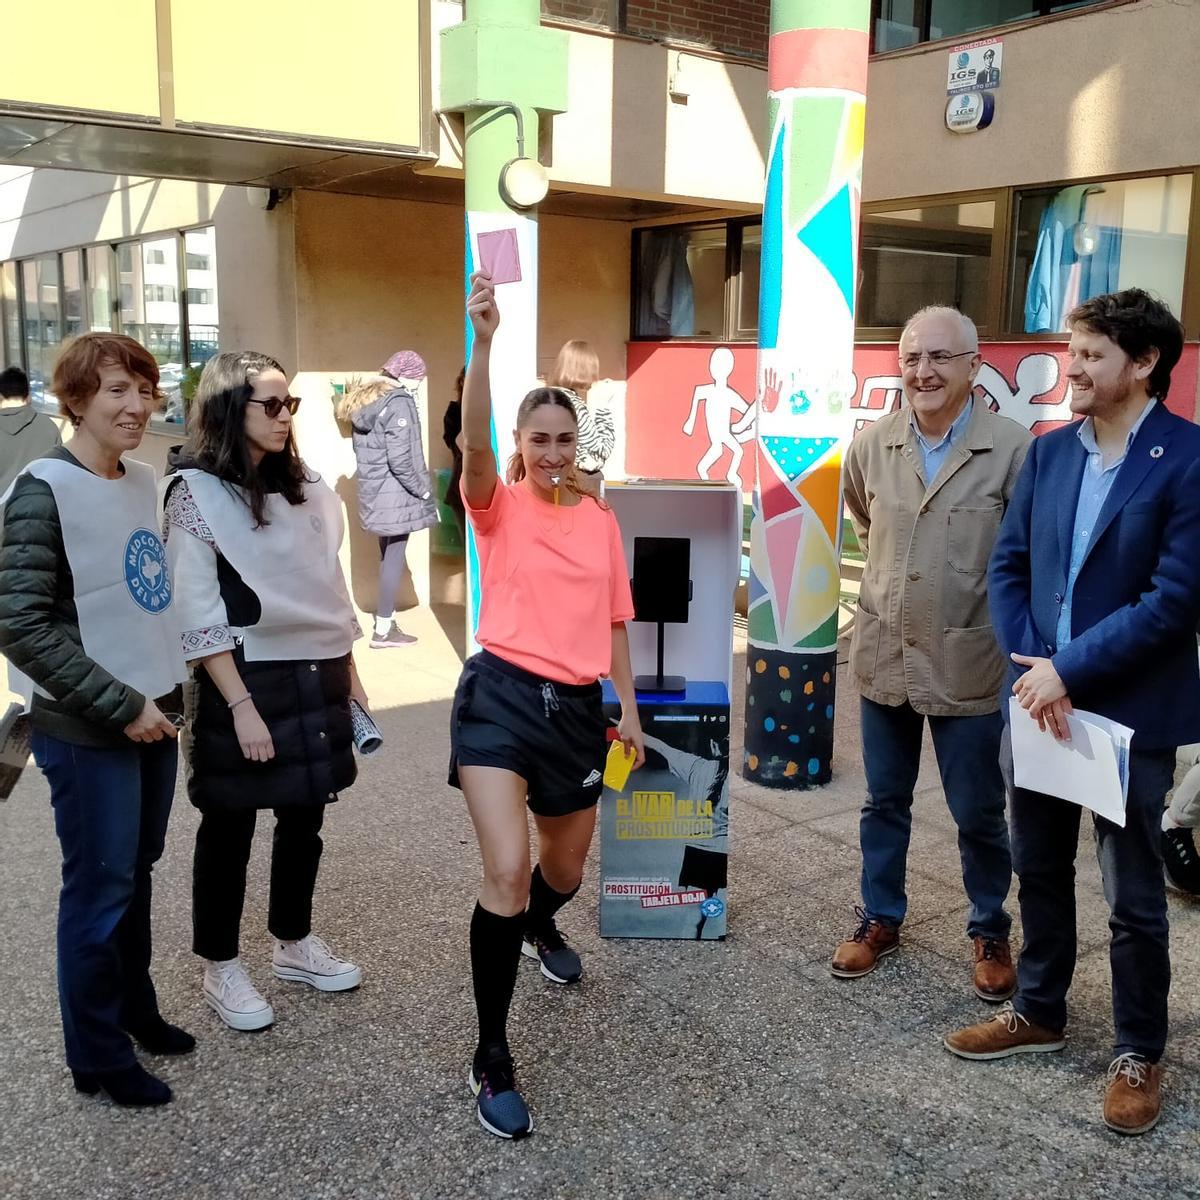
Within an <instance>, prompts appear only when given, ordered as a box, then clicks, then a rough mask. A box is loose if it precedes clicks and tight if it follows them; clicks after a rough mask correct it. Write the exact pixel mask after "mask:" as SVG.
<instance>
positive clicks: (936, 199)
mask: <svg viewBox="0 0 1200 1200" xmlns="http://www.w3.org/2000/svg"><path fill="white" fill-rule="evenodd" d="M988 202H991V203H992V204H993V205H995V218H994V220H993V223H992V247H991V252H990V254H989V256H988V286H987V300H986V302H985V305H984V319H983V321H982V322H980V323H979V326H978V328H979V336H980V337H981V338H986V339H987V340H988V341H999V340H1001V336H1002V335H1000V334H999V333H997V332H993V331H998V330H1000V329H1001V328H1002V325H1003V316H1004V297H1005V291H1004V279H1003V278H1002V277H1000V278H998V277H997V272H996V269H995V267H996V263H997V261H1004V260H1003V255H1004V253H1005V249H1006V246H1007V242H1008V226H1009V224H1010V223H1011V205H1012V189H1010V188H986V189H981V190H979V191H970V192H943V193H940V194H936V195H931V196H903V197H901V198H899V199H896V200H872V201H870V202H869V203H866V204H863V205H862V207H861V209H860V211H859V221H858V231H859V232H858V236H859V245H858V251H859V262H860V264H861V261H862V222H863V218H864V217H869V216H873V215H874V214H876V213H889V212H895V211H896V210H897V209H905V208H937V207H942V206H948V205H951V204H984V203H988ZM860 269H861V268H860ZM858 313H859V289H857V288H856V290H855V293H854V340H855V341H856V342H894V341H897V340H898V339H899V337H900V334H901V333H902V332H903V326H900V325H860V324H859V323H858Z"/></svg>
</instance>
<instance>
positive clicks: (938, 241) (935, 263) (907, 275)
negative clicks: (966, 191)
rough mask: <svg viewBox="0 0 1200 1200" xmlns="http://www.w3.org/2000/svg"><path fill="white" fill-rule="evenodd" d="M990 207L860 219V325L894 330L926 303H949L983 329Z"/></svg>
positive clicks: (963, 205) (968, 205) (958, 206)
mask: <svg viewBox="0 0 1200 1200" xmlns="http://www.w3.org/2000/svg"><path fill="white" fill-rule="evenodd" d="M995 226H996V203H995V201H994V200H971V199H964V200H962V201H959V202H955V203H951V204H928V205H921V206H920V207H914V208H896V209H891V210H888V211H882V212H881V211H877V210H876V211H871V212H864V213H863V215H862V226H861V228H862V234H861V239H860V252H859V253H860V263H859V280H860V284H859V294H858V325H859V326H860V327H867V328H891V327H899V326H901V325H903V324H904V322H905V321H906V320H907V319H908V317H909V315H910V314H911V313H913V312H915V311H916V310H917V309H918V308H923V307H924V306H925V305H926V304H952V305H954V306H955V307H956V308H960V309H961V310H962V311H963V312H965V313H966V314H967V315H968V316H969V317H971V318H972V320H974V321H975V323H976V324H977V325H978V326H980V327H981V328H986V327H987V324H988V320H987V305H988V286H989V282H990V269H991V259H992V243H993V240H994V234H995Z"/></svg>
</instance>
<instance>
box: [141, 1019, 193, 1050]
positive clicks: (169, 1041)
mask: <svg viewBox="0 0 1200 1200" xmlns="http://www.w3.org/2000/svg"><path fill="white" fill-rule="evenodd" d="M125 1032H126V1033H127V1034H129V1036H130V1037H131V1038H133V1039H134V1041H136V1042H137V1043H138V1044H139V1045H140V1046H141V1047H142V1049H143V1050H145V1051H146V1053H147V1054H190V1053H191V1052H192V1051H193V1050H195V1048H196V1039H195V1038H194V1037H192V1035H191V1034H190V1033H188V1032H187V1030H185V1029H180V1028H179V1026H178V1025H172V1024H171V1023H170V1022H169V1021H164V1020H163V1019H162V1017H161V1016H159V1015H158V1013H155V1014H154V1016H153V1017H152V1018H151V1019H150V1020H148V1021H136V1022H134V1023H132V1024H129V1025H126V1026H125Z"/></svg>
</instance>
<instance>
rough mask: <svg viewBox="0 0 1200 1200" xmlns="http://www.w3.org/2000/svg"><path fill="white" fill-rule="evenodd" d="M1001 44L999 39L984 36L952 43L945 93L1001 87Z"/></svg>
mask: <svg viewBox="0 0 1200 1200" xmlns="http://www.w3.org/2000/svg"><path fill="white" fill-rule="evenodd" d="M1003 55H1004V43H1003V42H1002V41H1001V40H1000V39H999V38H984V39H983V40H982V41H979V42H968V43H967V44H966V45H965V46H955V47H954V49H953V50H951V51H950V55H949V62H948V64H947V72H946V94H947V95H948V96H957V95H958V94H960V93H961V92H990V91H994V90H995V89H996V88H998V87H999V86H1000V62H1001V59H1002V57H1003Z"/></svg>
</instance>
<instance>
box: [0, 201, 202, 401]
mask: <svg viewBox="0 0 1200 1200" xmlns="http://www.w3.org/2000/svg"><path fill="white" fill-rule="evenodd" d="M216 261H217V259H216V231H215V229H214V227H213V226H211V225H208V226H204V227H203V228H200V229H189V230H186V231H185V232H183V233H169V234H158V235H155V236H153V237H149V238H144V239H142V240H140V241H130V242H121V243H120V244H119V245H116V246H110V245H104V246H88V247H85V248H81V249H71V250H63V251H61V252H58V253H55V254H44V255H41V256H39V257H38V258H32V259H26V260H24V261H22V262H7V263H0V350H3V352H4V354H3V357H4V363H5V364H7V363H14V364H17V365H21V366H23V367H24V368H25V370H26V371H27V372H28V374H29V378H30V384H31V389H32V391H33V394H34V396H35V397H36V398H39V399H40V398H43V397H45V396H46V393H47V389H48V388H49V384H50V377H51V374H52V372H53V368H54V360H55V357H56V356H57V354H58V351H59V348H60V347H61V345H62V342H63V341H64V340H65V339H66V338H68V337H71V336H73V335H75V334H77V333H82V332H84V331H86V330H93V331H97V332H119V333H124V334H127V335H128V336H130V337H132V338H135V339H136V340H137V341H139V342H141V343H142V345H144V346H145V347H146V348H147V349H148V350H149V351H150V352H151V354H153V355H154V357H155V359H156V361H157V362H158V365H159V371H160V372H161V386H162V388H163V391H165V392H166V393H167V404H166V409H165V412H164V416H165V418H166V419H167V420H168V421H182V420H183V400H182V393H181V391H180V386H181V384H182V383H183V381H184V380H185V377H187V376H188V373H189V370H193V373H194V370H198V369H199V368H200V367H202V366H203V365H204V363H205V362H207V361H208V359H210V358H211V357H212V356H213V355H214V354H215V353H216V352H217V345H218V342H219V329H220V326H219V321H218V317H217V272H216Z"/></svg>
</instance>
